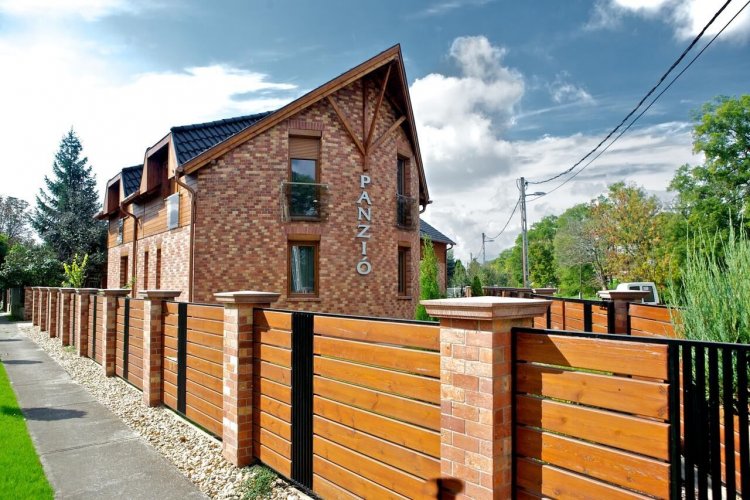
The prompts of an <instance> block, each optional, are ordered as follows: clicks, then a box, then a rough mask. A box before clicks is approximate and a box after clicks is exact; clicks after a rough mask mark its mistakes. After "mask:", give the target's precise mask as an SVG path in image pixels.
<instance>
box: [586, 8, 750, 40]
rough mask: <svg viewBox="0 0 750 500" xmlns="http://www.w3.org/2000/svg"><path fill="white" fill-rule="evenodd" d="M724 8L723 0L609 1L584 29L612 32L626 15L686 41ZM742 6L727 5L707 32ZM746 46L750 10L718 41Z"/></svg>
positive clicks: (714, 30)
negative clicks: (665, 26)
mask: <svg viewBox="0 0 750 500" xmlns="http://www.w3.org/2000/svg"><path fill="white" fill-rule="evenodd" d="M723 4H724V0H608V1H606V2H605V1H604V0H602V1H600V2H597V3H596V4H595V5H594V8H593V10H592V14H591V19H590V20H589V22H588V23H587V24H586V25H585V28H587V29H611V28H615V27H617V26H618V25H619V19H620V18H621V17H622V16H624V15H627V14H631V15H637V16H641V17H645V18H647V19H658V20H660V21H662V22H666V23H669V24H670V25H671V26H672V27H673V29H674V34H675V37H676V38H678V39H679V40H688V39H691V38H693V37H695V35H697V34H698V33H700V31H701V29H703V27H704V26H705V25H706V23H708V21H709V20H710V19H711V18H712V17H713V15H714V14H715V13H716V12H717V11H718V10H719V8H720V7H721V6H722V5H723ZM743 5H744V4H743V2H733V3H730V4H729V5H728V6H727V8H726V9H725V10H724V12H722V14H721V15H720V16H719V17H718V18H717V19H716V20H715V21H714V22H713V24H712V25H711V26H710V27H709V28H708V30H706V34H705V35H704V36H707V37H708V36H713V35H715V34H716V33H718V32H719V30H721V28H723V27H724V25H725V24H726V23H727V22H729V20H730V19H731V18H732V17H733V16H734V15H735V14H737V12H738V11H739V10H740V9H741V8H742V6H743ZM722 38H726V39H729V40H732V41H735V42H745V41H747V40H748V38H750V9H745V10H744V11H743V12H742V13H741V14H740V15H739V16H738V17H737V19H735V20H734V21H733V22H732V24H730V25H729V27H728V28H727V29H726V30H725V31H724V33H723V34H722V36H721V37H720V39H722Z"/></svg>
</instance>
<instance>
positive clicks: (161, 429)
mask: <svg viewBox="0 0 750 500" xmlns="http://www.w3.org/2000/svg"><path fill="white" fill-rule="evenodd" d="M19 330H20V331H21V332H22V333H24V334H25V335H26V336H28V337H29V338H30V339H31V340H33V341H34V342H36V343H37V344H38V345H39V346H40V347H41V348H42V349H44V350H45V351H46V352H47V354H49V355H50V357H51V358H52V359H54V360H55V361H57V363H58V364H59V365H60V366H62V367H63V368H64V369H65V370H66V371H67V372H68V373H69V374H70V377H71V378H72V379H73V380H75V381H76V382H78V383H79V384H81V385H82V386H83V387H85V388H86V389H87V390H88V391H89V392H91V394H93V395H94V397H95V398H96V399H98V400H99V402H101V403H102V404H103V405H104V406H106V407H107V408H109V409H110V410H111V411H112V412H113V413H114V414H116V415H117V416H118V417H120V419H122V421H123V422H125V424H126V425H127V426H128V427H130V428H131V429H133V430H134V431H135V432H136V433H137V434H138V435H140V436H141V437H143V438H144V439H145V440H146V441H148V442H149V443H150V444H151V445H152V446H153V447H154V448H156V450H157V451H158V452H159V453H161V454H162V455H164V456H165V457H166V458H167V459H168V460H169V461H170V462H172V463H173V464H174V465H175V466H176V467H177V468H178V469H179V470H180V471H181V472H182V473H183V474H184V475H185V477H187V478H188V479H190V481H192V482H193V483H194V484H195V485H196V486H197V487H198V488H199V489H200V490H201V491H202V492H203V493H205V494H206V495H208V496H209V497H211V498H219V499H234V498H240V497H241V494H242V492H241V486H242V484H243V483H244V482H245V481H246V480H247V479H248V478H250V476H251V472H250V468H249V467H244V468H241V469H240V468H238V467H235V466H234V465H232V464H230V463H229V462H227V461H226V460H224V458H223V457H222V456H221V443H220V442H219V441H218V440H217V439H215V438H213V437H211V436H209V435H208V434H206V433H205V432H203V431H202V430H200V429H198V428H196V427H195V426H193V425H191V424H189V423H188V422H186V421H185V420H183V419H182V418H180V417H178V416H177V415H176V414H175V413H173V412H172V411H170V410H168V409H166V408H165V407H163V406H162V407H157V408H149V407H147V406H145V405H144V404H143V403H142V402H141V391H139V390H138V389H136V388H135V387H133V386H131V385H130V384H128V383H126V382H125V381H124V380H122V379H121V378H119V377H105V376H104V373H103V372H102V367H101V366H99V365H98V364H96V363H95V362H94V361H92V360H91V359H89V358H84V357H79V356H78V355H77V354H75V352H74V351H73V348H63V347H62V342H61V340H60V339H59V338H49V336H48V335H47V334H46V333H41V332H38V331H37V329H36V328H35V327H34V326H32V325H29V324H25V325H19ZM269 498H272V499H284V500H297V499H307V498H309V497H307V496H306V495H305V494H304V493H301V492H300V491H299V490H297V489H295V488H294V487H293V486H291V485H290V484H288V483H287V482H285V481H284V480H282V479H277V480H276V481H275V482H274V487H273V491H272V493H271V495H270V497H269Z"/></svg>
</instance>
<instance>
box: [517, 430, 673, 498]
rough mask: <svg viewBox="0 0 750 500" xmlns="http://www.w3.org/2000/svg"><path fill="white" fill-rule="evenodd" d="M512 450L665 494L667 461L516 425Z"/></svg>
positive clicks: (606, 478)
mask: <svg viewBox="0 0 750 500" xmlns="http://www.w3.org/2000/svg"><path fill="white" fill-rule="evenodd" d="M516 453H517V454H518V455H521V456H526V457H530V458H535V459H537V460H541V461H543V462H547V463H550V464H551V465H555V466H558V467H560V468H563V469H568V470H571V471H573V472H577V473H579V474H582V475H584V476H591V477H593V478H595V479H601V480H603V481H607V482H609V483H614V484H617V485H619V486H622V487H623V488H627V489H631V490H636V491H640V492H643V493H647V494H649V495H653V496H656V497H660V498H669V463H667V462H660V461H658V460H654V459H650V458H646V457H641V456H638V455H634V454H632V453H627V452H623V451H618V450H614V449H612V448H607V447H604V446H598V445H595V444H591V443H586V442H583V441H579V440H577V439H571V438H568V437H565V436H559V435H556V434H551V433H549V432H541V431H539V430H537V429H530V428H528V427H517V428H516Z"/></svg>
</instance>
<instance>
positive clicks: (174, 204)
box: [167, 193, 180, 229]
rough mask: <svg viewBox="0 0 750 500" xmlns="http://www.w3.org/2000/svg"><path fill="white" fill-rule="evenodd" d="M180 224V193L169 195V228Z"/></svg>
mask: <svg viewBox="0 0 750 500" xmlns="http://www.w3.org/2000/svg"><path fill="white" fill-rule="evenodd" d="M179 225H180V193H175V194H173V195H171V196H167V229H174V228H176V227H177V226H179Z"/></svg>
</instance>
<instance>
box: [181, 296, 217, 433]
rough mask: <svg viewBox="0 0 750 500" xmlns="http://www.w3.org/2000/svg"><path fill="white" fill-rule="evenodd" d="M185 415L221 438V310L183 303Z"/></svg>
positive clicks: (214, 307)
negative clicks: (184, 328) (184, 304)
mask: <svg viewBox="0 0 750 500" xmlns="http://www.w3.org/2000/svg"><path fill="white" fill-rule="evenodd" d="M185 309H186V314H187V321H186V326H187V331H186V336H187V338H186V353H185V360H186V373H185V411H184V413H185V416H186V417H187V418H189V419H190V420H192V421H193V422H195V423H197V424H198V425H200V426H202V427H204V428H205V429H206V430H208V431H209V432H211V433H212V434H214V435H216V436H218V437H221V433H222V428H221V427H222V418H223V416H222V376H223V373H222V370H223V366H222V363H223V348H224V341H223V334H224V308H223V307H221V306H217V305H203V304H187V306H186V307H185Z"/></svg>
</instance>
